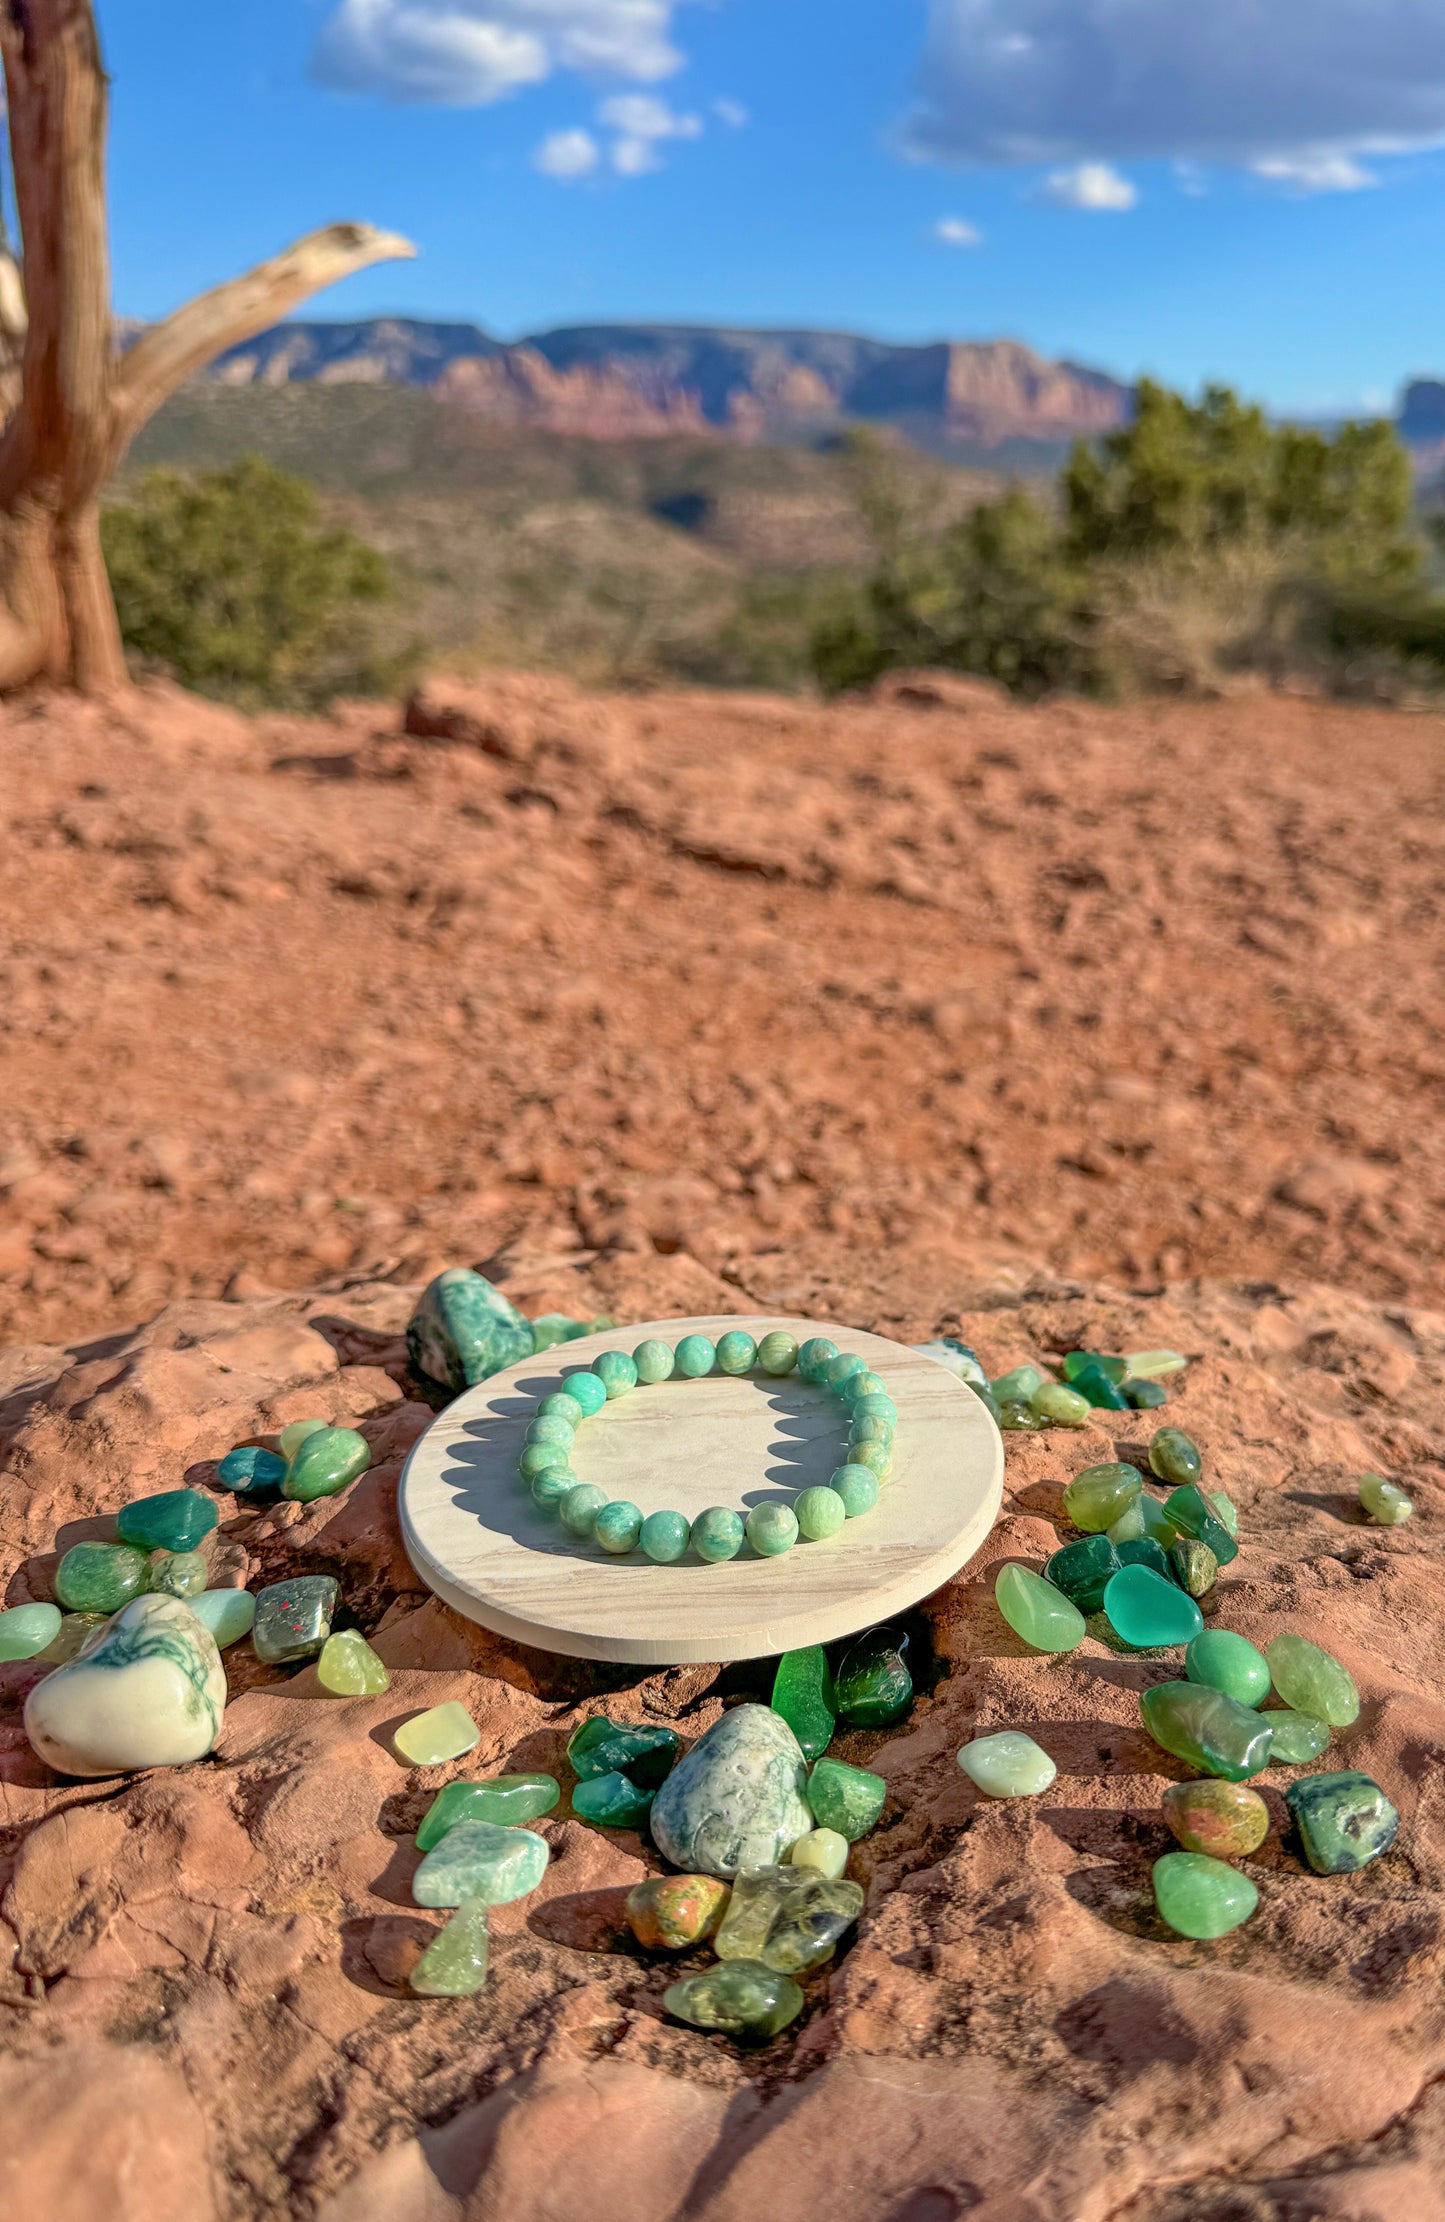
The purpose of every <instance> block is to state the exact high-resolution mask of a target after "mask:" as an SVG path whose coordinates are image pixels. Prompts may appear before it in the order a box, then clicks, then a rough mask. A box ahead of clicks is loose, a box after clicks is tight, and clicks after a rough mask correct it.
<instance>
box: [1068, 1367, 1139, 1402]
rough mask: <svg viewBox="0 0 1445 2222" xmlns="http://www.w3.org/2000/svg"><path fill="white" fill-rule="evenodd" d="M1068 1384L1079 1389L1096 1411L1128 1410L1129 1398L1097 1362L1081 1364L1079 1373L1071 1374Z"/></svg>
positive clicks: (1080, 1393)
mask: <svg viewBox="0 0 1445 2222" xmlns="http://www.w3.org/2000/svg"><path fill="white" fill-rule="evenodd" d="M1068 1386H1069V1387H1070V1388H1071V1389H1077V1391H1078V1393H1079V1395H1080V1396H1081V1397H1082V1398H1083V1399H1084V1401H1085V1403H1086V1404H1088V1405H1091V1406H1092V1408H1093V1409H1094V1410H1095V1411H1096V1412H1127V1411H1128V1409H1129V1399H1128V1398H1127V1397H1126V1396H1125V1395H1124V1392H1123V1391H1122V1389H1121V1388H1120V1387H1119V1385H1118V1383H1117V1382H1115V1381H1111V1380H1110V1378H1109V1376H1108V1374H1107V1373H1105V1371H1104V1369H1103V1367H1102V1366H1101V1365H1099V1364H1098V1363H1097V1362H1096V1363H1095V1364H1093V1365H1088V1366H1081V1367H1080V1368H1079V1371H1078V1372H1077V1373H1074V1374H1071V1375H1070V1376H1069V1380H1068Z"/></svg>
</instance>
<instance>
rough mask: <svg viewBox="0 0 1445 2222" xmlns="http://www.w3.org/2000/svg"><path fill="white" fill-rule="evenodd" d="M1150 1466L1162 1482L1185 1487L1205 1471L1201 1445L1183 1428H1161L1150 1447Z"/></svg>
mask: <svg viewBox="0 0 1445 2222" xmlns="http://www.w3.org/2000/svg"><path fill="white" fill-rule="evenodd" d="M1149 1464H1150V1466H1151V1467H1152V1468H1153V1470H1154V1472H1155V1473H1156V1474H1157V1475H1158V1476H1159V1479H1160V1480H1161V1481H1167V1482H1170V1483H1172V1484H1176V1485H1183V1484H1186V1483H1188V1482H1191V1481H1198V1479H1199V1476H1200V1474H1201V1473H1202V1472H1203V1471H1204V1460H1203V1459H1202V1458H1201V1457H1200V1455H1199V1445H1198V1444H1197V1443H1196V1442H1195V1441H1194V1439H1193V1437H1192V1436H1189V1435H1186V1434H1185V1432H1184V1430H1183V1428H1182V1427H1161V1428H1160V1429H1159V1431H1158V1433H1157V1434H1156V1435H1155V1436H1154V1438H1153V1440H1152V1441H1151V1443H1150V1445H1149Z"/></svg>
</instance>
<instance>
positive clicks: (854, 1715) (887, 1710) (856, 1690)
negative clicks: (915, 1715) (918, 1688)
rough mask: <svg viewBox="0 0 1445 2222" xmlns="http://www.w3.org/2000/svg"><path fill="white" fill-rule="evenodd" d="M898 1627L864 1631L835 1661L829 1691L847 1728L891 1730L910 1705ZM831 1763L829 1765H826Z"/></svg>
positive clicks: (910, 1687) (909, 1685)
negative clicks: (835, 1699) (836, 1661)
mask: <svg viewBox="0 0 1445 2222" xmlns="http://www.w3.org/2000/svg"><path fill="white" fill-rule="evenodd" d="M907 1649H908V1637H907V1636H906V1634H905V1633H904V1631H903V1630H902V1629H901V1628H887V1627H884V1628H868V1629H866V1630H865V1631H864V1633H863V1634H862V1635H861V1636H857V1637H855V1638H854V1640H853V1642H852V1643H850V1644H849V1646H848V1649H847V1650H846V1651H845V1652H844V1654H843V1656H842V1658H841V1659H840V1660H839V1662H838V1671H837V1673H836V1674H835V1675H834V1677H833V1689H834V1693H835V1695H836V1697H837V1701H838V1716H839V1718H840V1719H841V1720H845V1721H846V1722H847V1723H848V1726H849V1727H850V1728H891V1727H892V1725H893V1723H894V1722H895V1721H900V1720H902V1719H903V1716H904V1715H905V1713H907V1712H908V1711H909V1709H910V1708H911V1706H912V1704H913V1677H912V1675H911V1674H910V1673H909V1671H908V1664H907V1661H906V1660H905V1659H904V1656H903V1654H904V1652H905V1651H906V1650H907ZM830 1764H831V1762H830Z"/></svg>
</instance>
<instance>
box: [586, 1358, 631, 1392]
mask: <svg viewBox="0 0 1445 2222" xmlns="http://www.w3.org/2000/svg"><path fill="white" fill-rule="evenodd" d="M592 1371H593V1372H594V1373H595V1374H596V1376H597V1378H598V1380H599V1381H600V1382H601V1383H602V1386H603V1388H604V1389H605V1390H606V1391H607V1396H608V1400H609V1402H612V1401H615V1399H616V1398H618V1397H620V1396H626V1394H627V1392H628V1390H629V1389H635V1388H636V1387H637V1368H636V1366H635V1365H634V1364H633V1363H632V1360H631V1358H630V1357H629V1356H628V1354H627V1352H626V1351H625V1350H604V1351H603V1353H602V1355H601V1357H600V1358H594V1359H593V1361H592Z"/></svg>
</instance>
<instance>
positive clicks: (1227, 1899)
mask: <svg viewBox="0 0 1445 2222" xmlns="http://www.w3.org/2000/svg"><path fill="white" fill-rule="evenodd" d="M1153 1879H1154V1903H1155V1905H1156V1906H1157V1907H1158V1908H1159V1918H1160V1919H1161V1921H1167V1922H1168V1924H1169V1926H1170V1928H1171V1929H1174V1930H1177V1931H1178V1933H1179V1935H1180V1936H1182V1937H1194V1938H1196V1939H1197V1940H1199V1941H1200V1942H1204V1941H1207V1940H1208V1939H1209V1938H1211V1937H1223V1936H1228V1934H1229V1932H1230V1930H1231V1929H1237V1928H1238V1927H1239V1925H1240V1923H1241V1922H1242V1921H1247V1920H1248V1919H1249V1917H1250V1915H1251V1914H1252V1913H1253V1912H1254V1909H1255V1907H1256V1906H1257V1905H1258V1904H1259V1892H1258V1891H1257V1890H1256V1889H1255V1887H1254V1884H1253V1883H1252V1882H1251V1881H1250V1879H1249V1877H1248V1875H1241V1873H1240V1872H1239V1869H1238V1868H1237V1867H1229V1866H1226V1864H1225V1862H1224V1861H1223V1860H1222V1859H1210V1858H1209V1857H1208V1856H1207V1855H1206V1854H1205V1853H1203V1852H1166V1853H1165V1854H1164V1857H1163V1858H1162V1859H1156V1860H1155V1862H1154V1878H1153Z"/></svg>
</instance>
